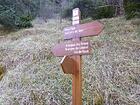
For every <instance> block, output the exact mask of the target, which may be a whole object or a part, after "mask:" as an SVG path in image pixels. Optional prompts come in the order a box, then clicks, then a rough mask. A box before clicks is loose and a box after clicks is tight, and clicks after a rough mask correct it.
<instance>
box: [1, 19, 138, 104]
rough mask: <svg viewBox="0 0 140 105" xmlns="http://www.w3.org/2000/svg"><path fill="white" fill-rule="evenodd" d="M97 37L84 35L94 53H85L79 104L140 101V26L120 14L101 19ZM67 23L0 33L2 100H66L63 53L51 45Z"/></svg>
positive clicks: (60, 39) (52, 22) (68, 96)
mask: <svg viewBox="0 0 140 105" xmlns="http://www.w3.org/2000/svg"><path fill="white" fill-rule="evenodd" d="M100 21H101V22H102V23H103V24H104V25H105V29H104V31H103V32H102V33H101V35H100V36H97V37H90V38H84V39H83V40H90V41H91V43H92V49H93V54H92V55H88V56H83V69H82V71H83V105H93V104H96V105H97V103H96V102H99V103H101V104H102V103H104V105H107V104H110V105H139V103H140V53H139V52H140V31H139V30H140V26H139V25H134V24H132V23H131V21H126V20H125V19H123V18H122V17H120V18H112V19H103V20H100ZM69 25H70V22H68V21H65V20H64V21H63V22H62V23H61V24H60V23H59V22H58V21H57V20H49V21H48V23H47V24H43V25H35V27H34V28H30V29H24V30H20V31H18V32H12V33H9V34H7V35H6V37H0V64H2V65H4V66H5V67H6V71H7V72H6V74H5V76H4V78H3V79H2V80H1V81H0V95H1V97H0V105H55V104H56V105H69V104H70V103H71V77H70V76H69V75H65V74H63V72H62V70H61V68H60V65H59V63H60V60H61V58H58V57H54V56H53V55H52V53H51V48H52V47H53V46H55V45H56V44H57V43H60V42H63V32H62V30H63V28H64V27H65V26H69Z"/></svg>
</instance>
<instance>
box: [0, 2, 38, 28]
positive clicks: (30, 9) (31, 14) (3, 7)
mask: <svg viewBox="0 0 140 105" xmlns="http://www.w3.org/2000/svg"><path fill="white" fill-rule="evenodd" d="M38 3H39V0H34V1H31V0H20V1H17V0H12V1H8V0H6V1H5V0H1V3H0V24H2V25H3V26H5V27H8V28H9V27H10V28H23V27H30V26H32V25H31V20H32V19H33V18H35V17H36V15H37V14H38V10H39V7H38Z"/></svg>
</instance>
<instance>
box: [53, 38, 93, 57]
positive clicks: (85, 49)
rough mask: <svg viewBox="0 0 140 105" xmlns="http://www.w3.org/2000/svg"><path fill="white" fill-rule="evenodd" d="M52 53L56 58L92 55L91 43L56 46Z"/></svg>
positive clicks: (75, 42) (76, 42)
mask: <svg viewBox="0 0 140 105" xmlns="http://www.w3.org/2000/svg"><path fill="white" fill-rule="evenodd" d="M52 52H53V54H54V55H55V56H65V55H67V56H68V55H87V54H90V42H89V41H71V42H69V43H61V44H58V45H56V46H55V47H54V48H53V49H52Z"/></svg>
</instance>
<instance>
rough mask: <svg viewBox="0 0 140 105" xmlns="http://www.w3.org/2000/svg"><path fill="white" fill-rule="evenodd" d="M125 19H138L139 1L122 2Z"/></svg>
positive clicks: (127, 0) (139, 12) (139, 11)
mask: <svg viewBox="0 0 140 105" xmlns="http://www.w3.org/2000/svg"><path fill="white" fill-rule="evenodd" d="M124 8H125V15H126V19H131V18H140V1H138V0H125V1H124Z"/></svg>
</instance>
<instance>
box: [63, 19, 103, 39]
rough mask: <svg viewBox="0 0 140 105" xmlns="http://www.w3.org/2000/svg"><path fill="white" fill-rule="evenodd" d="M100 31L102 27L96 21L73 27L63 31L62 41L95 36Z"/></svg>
mask: <svg viewBox="0 0 140 105" xmlns="http://www.w3.org/2000/svg"><path fill="white" fill-rule="evenodd" d="M102 30H103V25H102V24H101V23H100V22H98V21H94V22H90V23H85V24H81V25H74V26H71V27H67V28H65V29H64V39H71V38H80V37H86V36H95V35H98V34H99V33H100V32H101V31H102Z"/></svg>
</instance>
